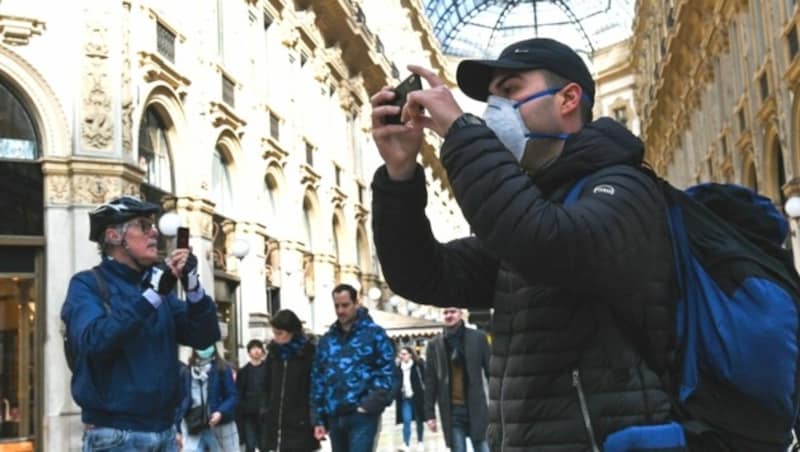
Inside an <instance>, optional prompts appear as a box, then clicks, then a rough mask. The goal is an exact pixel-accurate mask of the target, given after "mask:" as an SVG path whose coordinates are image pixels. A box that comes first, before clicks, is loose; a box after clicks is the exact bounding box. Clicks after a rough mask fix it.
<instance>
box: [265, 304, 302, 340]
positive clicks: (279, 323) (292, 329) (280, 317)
mask: <svg viewBox="0 0 800 452" xmlns="http://www.w3.org/2000/svg"><path fill="white" fill-rule="evenodd" d="M270 325H272V327H273V328H276V329H279V330H283V331H287V332H289V333H292V334H301V333H302V332H303V322H301V321H300V319H299V318H297V314H295V313H294V312H293V311H292V310H291V309H281V310H280V311H278V312H277V313H275V316H274V317H272V320H271V321H270Z"/></svg>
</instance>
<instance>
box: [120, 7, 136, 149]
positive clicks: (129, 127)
mask: <svg viewBox="0 0 800 452" xmlns="http://www.w3.org/2000/svg"><path fill="white" fill-rule="evenodd" d="M130 7H131V5H130V4H127V5H125V6H124V7H123V9H124V12H123V18H122V72H121V79H122V80H121V81H122V86H121V88H122V89H121V91H122V93H121V94H122V102H121V104H122V150H123V151H125V152H126V153H129V154H130V153H131V152H133V89H132V87H131V26H130V21H131V11H130Z"/></svg>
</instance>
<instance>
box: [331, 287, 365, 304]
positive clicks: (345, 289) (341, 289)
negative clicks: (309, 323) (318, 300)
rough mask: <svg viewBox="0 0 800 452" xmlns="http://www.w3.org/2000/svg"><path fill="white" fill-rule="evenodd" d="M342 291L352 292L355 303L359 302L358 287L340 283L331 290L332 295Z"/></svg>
mask: <svg viewBox="0 0 800 452" xmlns="http://www.w3.org/2000/svg"><path fill="white" fill-rule="evenodd" d="M340 292H347V293H349V294H350V299H351V300H353V303H358V291H356V288H355V287H353V286H351V285H350V284H339V285H338V286H336V287H334V288H333V290H332V291H331V296H334V295H336V294H337V293H340Z"/></svg>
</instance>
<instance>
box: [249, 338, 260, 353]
mask: <svg viewBox="0 0 800 452" xmlns="http://www.w3.org/2000/svg"><path fill="white" fill-rule="evenodd" d="M252 348H260V349H261V350H264V343H263V342H261V341H260V340H258V339H250V342H248V343H247V351H248V352H249V351H250V349H252Z"/></svg>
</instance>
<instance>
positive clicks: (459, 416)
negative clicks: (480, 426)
mask: <svg viewBox="0 0 800 452" xmlns="http://www.w3.org/2000/svg"><path fill="white" fill-rule="evenodd" d="M451 413H452V417H453V436H452V438H451V441H452V444H451V446H452V447H450V450H451V451H452V452H466V451H467V436H470V434H469V410H467V407H465V406H463V405H453V406H451ZM470 441H471V442H472V450H473V451H475V452H489V444H488V443H487V442H486V440H483V441H480V440H476V439H475V438H472V437H471V436H470Z"/></svg>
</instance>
